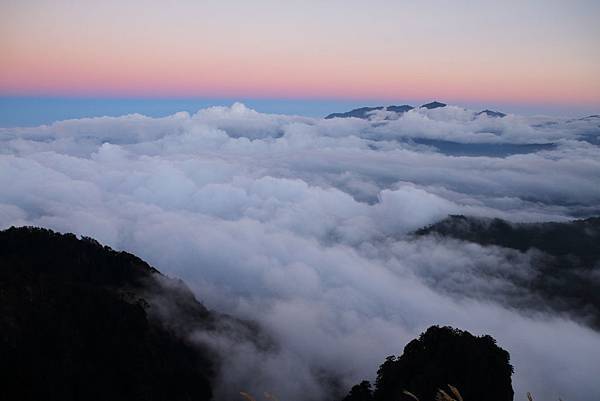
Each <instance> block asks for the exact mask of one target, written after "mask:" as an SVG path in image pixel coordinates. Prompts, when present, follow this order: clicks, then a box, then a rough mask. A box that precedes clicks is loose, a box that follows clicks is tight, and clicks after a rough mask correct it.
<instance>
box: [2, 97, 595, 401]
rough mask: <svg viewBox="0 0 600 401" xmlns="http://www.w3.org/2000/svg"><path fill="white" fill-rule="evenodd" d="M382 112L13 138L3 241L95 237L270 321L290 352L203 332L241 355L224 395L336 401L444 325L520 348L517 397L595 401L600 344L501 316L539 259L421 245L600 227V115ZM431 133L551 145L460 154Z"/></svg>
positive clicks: (512, 313)
mask: <svg viewBox="0 0 600 401" xmlns="http://www.w3.org/2000/svg"><path fill="white" fill-rule="evenodd" d="M380 117H382V118H380ZM385 117H386V116H377V115H374V116H372V119H371V120H369V121H365V120H358V119H332V120H322V119H310V118H305V117H297V116H285V115H267V114H260V113H257V112H255V111H253V110H250V109H248V108H246V107H245V106H243V105H242V104H234V105H233V106H231V107H215V108H209V109H204V110H201V111H199V112H198V113H196V114H194V115H189V114H188V113H178V114H175V115H173V116H170V117H166V118H160V119H153V118H148V117H144V116H141V115H129V116H123V117H119V118H108V117H105V118H93V119H82V120H68V121H62V122H57V123H54V124H52V125H49V126H41V127H36V128H15V129H0V187H1V188H2V191H0V227H2V228H5V227H8V226H10V225H24V224H27V225H36V226H44V227H49V228H52V229H56V230H59V231H70V232H75V233H78V234H82V235H88V236H92V237H94V238H96V239H98V240H99V241H101V242H104V243H106V244H108V245H110V246H112V247H115V248H118V249H124V250H127V251H130V252H134V253H136V254H138V255H139V256H141V257H142V258H144V259H146V260H147V261H148V262H150V263H151V264H153V265H154V266H156V267H157V268H159V269H160V270H161V271H163V272H165V273H167V274H171V275H175V276H179V277H181V278H183V279H185V280H186V282H188V283H189V284H190V286H191V287H193V289H194V290H195V292H196V293H197V295H198V297H199V298H200V299H201V300H203V301H204V302H205V303H206V304H207V305H208V306H209V307H211V308H214V309H217V310H220V311H224V312H228V313H232V314H234V315H236V316H241V317H245V318H251V319H255V320H257V321H258V322H260V323H261V324H262V325H263V326H264V327H265V329H266V330H267V331H268V332H269V333H270V334H271V335H272V336H273V337H274V338H275V339H276V340H277V342H278V344H279V347H278V351H277V352H264V351H261V350H258V349H256V348H255V347H254V346H253V345H252V344H248V343H245V342H238V343H236V342H231V341H230V340H227V339H223V338H205V337H203V335H202V334H200V333H199V334H198V338H197V340H198V341H203V342H209V343H211V344H213V346H214V347H216V348H217V349H221V350H223V353H224V354H226V355H230V356H235V359H231V360H230V362H229V363H228V364H226V372H227V374H225V375H223V377H222V378H221V379H222V383H223V387H222V388H221V390H220V391H221V394H222V395H223V396H227V395H229V394H228V391H232V394H236V393H237V391H239V390H250V391H254V392H255V393H256V392H263V391H269V392H272V393H275V394H277V395H278V396H279V397H280V398H281V399H285V400H290V401H292V400H299V399H301V398H302V399H303V400H306V399H309V400H322V399H324V398H325V397H326V396H327V395H329V394H330V392H331V391H335V390H336V389H338V390H340V391H344V390H347V386H348V385H350V384H352V383H355V382H356V381H358V380H359V379H362V378H368V377H370V376H371V375H372V374H373V372H375V371H376V368H377V366H378V364H379V363H381V362H382V361H383V359H384V358H385V356H387V355H390V354H398V353H401V351H402V348H403V346H404V344H405V343H406V342H407V341H408V340H410V339H411V338H413V337H415V335H417V334H418V333H419V332H420V331H422V330H423V329H425V328H426V327H428V326H429V325H431V324H451V325H454V326H457V327H460V328H463V329H467V330H470V331H472V332H474V333H477V334H481V333H489V334H491V335H493V336H494V337H495V338H497V339H498V341H499V344H500V345H501V346H502V347H504V348H506V349H508V350H509V351H510V352H511V356H512V361H513V364H514V365H515V370H516V372H515V376H514V381H515V387H516V398H517V399H522V398H523V397H524V393H525V392H526V391H531V392H533V393H534V394H536V395H538V397H539V398H540V399H556V398H557V397H559V396H561V397H563V398H564V399H580V400H586V399H587V400H592V399H595V398H597V396H598V395H599V394H600V387H599V385H598V382H597V380H596V378H597V376H598V374H600V370H599V369H598V367H597V360H600V334H599V333H597V332H594V331H593V330H591V329H589V328H587V327H584V326H581V325H579V324H577V323H575V322H574V321H571V320H570V319H569V318H568V317H567V318H566V317H564V316H561V317H558V316H552V315H549V314H541V313H536V314H533V313H532V312H531V311H517V310H514V309H507V307H505V306H503V305H505V303H503V302H502V297H510V296H514V295H515V294H517V295H518V296H525V295H524V294H523V293H522V292H520V291H519V289H516V288H513V287H512V286H511V284H510V282H509V281H508V280H506V279H504V278H503V277H506V275H507V274H520V275H523V277H524V278H526V277H527V275H528V274H532V272H531V270H530V269H529V265H530V258H531V255H529V254H520V253H516V252H510V251H507V250H504V249H501V248H494V247H488V248H484V247H481V246H477V245H475V244H467V243H461V242H457V241H443V240H439V239H437V240H434V239H431V238H422V239H414V238H412V237H411V236H407V234H409V233H410V232H412V231H413V230H415V229H418V228H420V227H422V226H424V225H427V224H430V223H433V222H435V221H437V220H440V219H442V218H444V217H445V216H447V215H448V214H459V213H460V214H469V215H475V216H494V217H502V218H505V219H509V220H512V221H549V220H554V221H563V220H569V219H572V218H574V217H582V216H588V215H593V214H598V213H599V212H600V185H599V184H600V181H599V177H600V148H599V147H598V146H597V145H595V144H594V141H595V140H597V138H598V136H599V135H600V118H595V117H592V118H588V119H577V120H566V119H551V118H542V117H540V118H524V117H519V116H513V115H509V116H507V117H504V118H501V119H498V118H490V117H487V116H484V115H482V116H478V117H477V116H474V113H473V112H471V111H468V110H464V109H460V108H457V107H446V108H443V109H435V110H423V109H420V110H414V111H410V112H408V113H405V114H404V115H402V116H401V117H399V118H395V119H392V120H384V119H383V118H385ZM388 117H389V116H388ZM419 139H430V140H436V141H438V140H439V141H452V142H455V143H458V144H474V143H476V144H487V145H490V146H491V145H495V144H512V145H523V144H539V143H553V144H555V146H554V147H552V148H548V149H544V150H539V151H535V152H529V153H527V152H525V153H519V154H512V155H509V156H506V157H492V156H493V152H492V153H490V155H489V156H479V157H465V156H452V155H450V154H448V153H444V152H443V151H440V150H439V149H436V147H435V142H434V143H433V145H423V144H422V143H419ZM442 150H443V149H442ZM490 271H493V272H496V273H497V274H496V277H497V280H490V279H489V277H490ZM482 272H485V275H484V274H483V273H482ZM483 277H485V279H484V278H483Z"/></svg>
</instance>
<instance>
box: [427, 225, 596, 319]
mask: <svg viewBox="0 0 600 401" xmlns="http://www.w3.org/2000/svg"><path fill="white" fill-rule="evenodd" d="M416 234H417V235H418V236H425V235H433V236H436V237H441V238H454V239H458V240H461V241H468V242H473V243H477V244H479V245H482V246H499V247H504V248H508V249H512V250H516V251H519V252H530V253H531V254H532V263H531V269H532V270H533V272H532V274H528V275H526V276H525V277H527V279H524V276H523V275H520V274H510V272H504V273H503V277H502V278H503V279H506V280H509V281H511V282H512V283H513V284H514V285H515V286H516V287H517V288H521V289H524V290H525V291H526V292H527V293H529V294H531V295H532V297H537V298H538V299H539V300H540V301H541V302H538V303H537V304H530V305H515V306H517V307H519V308H522V307H534V308H540V307H548V308H551V309H552V310H554V311H556V312H561V313H566V314H569V315H571V316H573V317H577V318H580V320H581V321H583V322H585V323H588V324H590V325H591V326H592V327H594V328H596V329H600V279H599V277H600V274H599V273H600V218H599V217H592V218H588V219H585V220H575V221H572V222H563V223H556V222H549V223H510V222H507V221H504V220H501V219H484V218H475V217H465V216H450V217H448V218H446V219H444V220H442V221H441V222H438V223H436V224H433V225H431V226H429V227H426V228H424V229H421V230H419V231H417V232H416ZM481 273H482V274H489V272H485V271H482V272H481ZM490 278H492V277H490ZM518 300H519V299H518V297H514V298H513V299H512V301H513V302H518Z"/></svg>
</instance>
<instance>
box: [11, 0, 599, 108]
mask: <svg viewBox="0 0 600 401" xmlns="http://www.w3.org/2000/svg"><path fill="white" fill-rule="evenodd" d="M495 3H496V2H479V3H478V4H477V5H473V4H472V3H471V2H467V1H455V2H443V1H429V2H428V1H422V2H418V4H414V2H409V3H403V2H386V1H372V2H364V1H361V2H359V1H352V0H350V1H336V0H333V1H329V2H322V1H319V2H317V1H309V0H307V1H303V2H291V1H290V2H281V1H203V2H197V1H170V2H169V1H141V0H136V1H120V2H116V1H105V2H93V1H86V0H82V1H79V2H71V1H67V0H54V1H45V0H38V1H30V0H21V1H13V0H8V1H6V0H5V1H2V2H1V3H0V11H1V12H0V60H1V62H0V95H33V96H38V95H53V96H57V95H58V96H82V95H83V96H123V97H127V96H147V97H156V96H160V97H165V96H167V97H169V96H172V97H182V96H184V97H185V96H213V97H237V96H239V97H255V98H261V97H269V98H340V99H343V98H348V99H360V98H364V99H369V98H378V99H388V98H389V99H398V98H406V99H415V98H439V99H453V100H459V101H496V102H518V103H548V104H554V103H556V104H572V105H574V104H588V105H589V104H598V105H600V74H599V73H598V71H600V50H599V49H600V43H598V42H600V40H599V39H600V28H599V27H598V25H599V24H597V17H598V16H599V15H600V6H599V5H598V3H597V2H594V1H573V2H563V1H539V2H536V1H530V2H526V3H527V4H521V3H523V2H514V3H511V2H510V1H509V2H502V4H501V5H499V4H495Z"/></svg>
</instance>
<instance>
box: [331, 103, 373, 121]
mask: <svg viewBox="0 0 600 401" xmlns="http://www.w3.org/2000/svg"><path fill="white" fill-rule="evenodd" d="M383 108H384V107H383V106H376V107H361V108H358V109H353V110H350V111H347V112H344V113H332V114H329V115H328V116H327V117H325V118H326V119H331V118H350V117H355V118H362V119H367V118H369V113H371V112H373V111H376V110H383Z"/></svg>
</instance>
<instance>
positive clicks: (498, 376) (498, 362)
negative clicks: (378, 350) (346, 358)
mask: <svg viewBox="0 0 600 401" xmlns="http://www.w3.org/2000/svg"><path fill="white" fill-rule="evenodd" d="M509 361H510V357H509V354H508V352H506V351H505V350H503V349H502V348H500V347H498V346H497V345H496V342H495V340H494V339H493V338H492V337H490V336H481V337H476V336H473V335H472V334H470V333H468V332H466V331H461V330H457V329H453V328H451V327H437V326H432V327H430V328H429V329H427V331H426V332H425V333H423V334H421V336H420V337H419V338H418V339H416V340H413V341H411V342H410V343H408V344H407V345H406V347H404V353H403V354H402V355H401V356H399V357H397V358H396V357H394V356H390V357H388V358H387V359H386V361H385V362H384V363H383V364H382V365H381V366H380V367H379V370H378V371H377V380H376V382H375V387H374V388H372V387H371V383H369V382H368V381H363V382H362V383H360V384H358V385H356V386H354V387H353V388H352V390H351V391H350V393H349V394H348V395H347V396H346V397H345V398H344V400H343V401H402V400H410V401H414V399H413V398H412V397H411V396H408V395H406V394H405V393H404V391H409V392H410V393H412V394H413V395H415V396H416V397H417V398H419V399H420V400H422V401H427V400H434V399H435V396H436V393H437V391H438V389H443V390H445V391H448V392H449V390H448V387H447V385H448V384H450V385H452V386H454V387H456V388H458V389H459V391H460V393H461V395H462V397H463V398H464V399H465V400H486V401H512V399H513V396H514V392H513V389H512V380H511V376H512V373H513V368H512V366H511V365H510V363H509Z"/></svg>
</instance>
